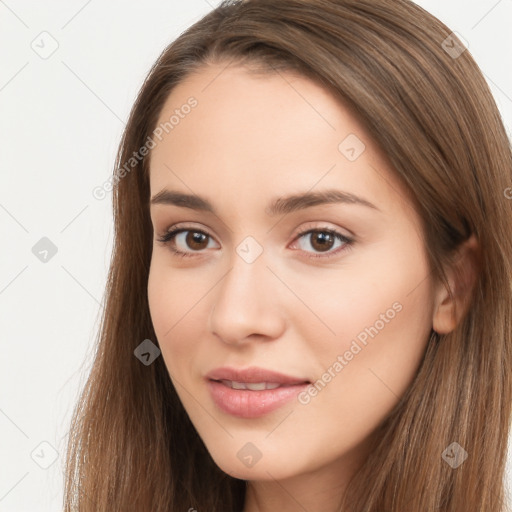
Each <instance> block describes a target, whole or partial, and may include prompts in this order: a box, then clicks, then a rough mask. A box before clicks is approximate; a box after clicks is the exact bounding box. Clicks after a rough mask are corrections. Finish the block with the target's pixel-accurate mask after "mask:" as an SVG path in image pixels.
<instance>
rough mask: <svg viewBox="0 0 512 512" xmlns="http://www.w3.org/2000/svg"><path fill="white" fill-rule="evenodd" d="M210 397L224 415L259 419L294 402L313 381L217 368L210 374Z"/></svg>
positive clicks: (254, 370) (261, 371)
mask: <svg viewBox="0 0 512 512" xmlns="http://www.w3.org/2000/svg"><path fill="white" fill-rule="evenodd" d="M206 381H207V385H208V390H209V391H210V396H211V398H212V400H213V402H214V403H215V405H216V406H217V407H218V408H219V410H221V411H223V412H224V413H227V414H230V415H232V416H237V417H239V418H244V419H255V418H258V417H260V416H263V415H266V414H269V413H271V412H273V411H275V410H277V409H279V408H280V407H283V406H284V405H285V404H287V403H290V402H291V401H292V400H293V399H294V398H295V397H296V396H297V394H298V393H300V392H301V391H303V390H304V389H305V388H306V387H307V386H308V385H309V384H310V381H308V380H307V379H302V378H300V377H293V376H291V375H285V374H283V373H279V372H275V371H272V370H266V369H264V368H258V367H251V368H246V369H237V368H227V367H224V368H217V369H216V370H213V371H211V372H210V373H208V375H206Z"/></svg>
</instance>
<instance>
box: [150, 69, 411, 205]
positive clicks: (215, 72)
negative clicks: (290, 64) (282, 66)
mask: <svg viewBox="0 0 512 512" xmlns="http://www.w3.org/2000/svg"><path fill="white" fill-rule="evenodd" d="M191 104H194V105H195V106H194V107H193V108H189V107H187V105H191ZM157 125H158V126H160V127H163V130H161V140H155V142H156V143H157V144H156V146H155V147H154V149H152V151H151V161H150V162H151V163H150V183H151V195H152V196H154V195H155V194H156V193H158V192H159V191H160V190H162V189H163V188H172V189H174V190H180V191H182V192H186V193H194V192H197V193H198V194H200V195H208V196H211V197H214V198H217V200H218V201H219V202H226V201H227V202H228V203H227V204H229V202H230V201H232V200H233V199H234V198H235V197H236V198H237V199H246V200H247V201H249V202H255V201H256V200H257V199H258V198H262V197H265V198H267V199H268V198H269V197H274V196H276V195H279V193H280V192H282V193H283V194H289V193H293V192H295V191H305V190H310V189H312V188H313V187H317V188H319V189H321V188H332V187H343V188H344V189H347V190H349V191H350V192H352V193H354V194H358V195H359V194H360V195H366V196H368V195H373V197H374V199H375V201H373V202H375V203H379V202H380V203H381V205H382V204H383V203H385V202H386V201H388V202H393V201H395V202H396V200H397V198H396V197H394V196H396V195H397V192H398V193H399V195H402V196H404V194H405V191H404V190H400V185H399V184H398V183H393V182H394V181H396V180H395V179H394V177H393V176H392V173H391V172H390V165H389V163H388V161H387V158H386V156H385V155H384V154H383V153H382V152H381V151H380V150H379V148H378V147H377V146H376V145H375V144H374V143H373V142H372V141H371V140H370V138H369V137H368V135H367V133H366V131H365V129H364V127H363V125H362V124H361V123H360V122H359V120H358V119H357V117H356V116H355V115H354V114H353V112H352V111H351V110H350V109H349V108H348V107H347V106H346V105H344V104H343V103H341V102H340V101H339V100H338V99H336V98H334V96H333V95H332V94H331V93H330V92H329V91H327V90H326V89H324V88H323V87H321V86H320V85H318V84H317V83H315V82H313V81H311V80H309V79H308V78H305V77H302V76H300V75H297V74H295V73H290V72H279V73H273V74H268V75H260V74H259V75H254V74H252V73H249V72H248V71H247V69H246V68H244V67H241V66H235V67H227V68H226V65H225V64H223V65H214V66H205V67H203V68H200V69H199V71H198V72H196V73H194V74H192V75H190V76H189V77H188V78H187V79H186V80H184V81H183V82H181V83H180V84H178V85H177V86H176V87H175V88H174V89H173V91H172V92H171V94H170V95H169V97H168V99H167V101H166V103H165V105H164V107H163V109H162V111H161V113H160V116H159V120H158V123H157ZM354 157H355V158H354ZM390 184H392V185H393V186H391V187H390ZM398 199H399V198H398ZM215 201H216V200H215V199H214V202H215Z"/></svg>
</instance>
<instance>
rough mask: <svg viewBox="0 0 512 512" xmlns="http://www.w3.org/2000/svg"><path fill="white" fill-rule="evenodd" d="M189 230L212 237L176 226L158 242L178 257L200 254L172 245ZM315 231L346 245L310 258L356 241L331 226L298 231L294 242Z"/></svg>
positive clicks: (318, 256)
mask: <svg viewBox="0 0 512 512" xmlns="http://www.w3.org/2000/svg"><path fill="white" fill-rule="evenodd" d="M187 231H191V232H193V233H201V234H203V235H205V236H207V237H209V238H212V237H211V236H210V235H209V234H208V233H205V232H204V231H202V230H200V229H195V228H187V227H184V228H176V229H173V230H171V231H167V232H166V233H164V235H163V236H161V237H160V238H158V239H157V240H158V242H160V243H162V244H163V245H166V246H168V247H169V249H170V250H171V251H172V252H173V254H175V255H176V256H178V257H181V258H183V257H185V258H186V257H195V256H198V255H200V254H201V253H200V252H199V251H195V252H185V251H180V250H178V249H175V248H174V247H173V246H172V242H173V241H174V238H175V237H176V235H178V234H179V233H183V232H187ZM313 233H328V234H329V235H332V236H333V237H335V238H336V239H337V240H339V241H341V242H343V243H344V245H343V246H342V247H338V249H336V250H335V251H333V252H327V253H325V254H327V256H324V255H323V254H322V253H318V254H316V255H311V254H309V255H308V256H307V257H308V258H325V259H327V258H331V257H334V256H337V255H338V254H339V253H340V252H343V251H348V250H350V249H351V248H352V245H353V243H354V239H353V238H350V237H347V236H345V235H342V234H341V233H339V232H338V231H336V230H334V229H330V228H315V229H307V230H305V231H302V232H300V233H298V234H297V236H296V237H295V239H294V242H295V241H296V240H299V239H300V238H302V237H303V236H304V235H308V234H313Z"/></svg>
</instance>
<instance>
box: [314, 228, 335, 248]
mask: <svg viewBox="0 0 512 512" xmlns="http://www.w3.org/2000/svg"><path fill="white" fill-rule="evenodd" d="M317 243H318V246H317ZM333 243H334V237H333V236H332V235H331V234H330V233H326V232H325V231H318V232H316V233H313V243H312V244H311V245H312V247H313V248H314V249H315V250H316V249H318V250H320V251H328V250H329V249H330V248H331V247H332V244H333Z"/></svg>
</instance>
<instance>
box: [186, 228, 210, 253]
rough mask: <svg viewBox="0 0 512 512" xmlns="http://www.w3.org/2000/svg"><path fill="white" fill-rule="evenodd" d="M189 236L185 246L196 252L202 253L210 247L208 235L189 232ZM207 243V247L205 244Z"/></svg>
mask: <svg viewBox="0 0 512 512" xmlns="http://www.w3.org/2000/svg"><path fill="white" fill-rule="evenodd" d="M187 233H188V234H187V236H186V237H185V245H186V246H187V247H189V248H190V249H193V250H194V251H200V250H202V249H206V246H207V245H208V238H209V237H208V235H206V234H204V233H203V232H201V231H191V230H189V231H187ZM205 241H206V245H204V244H205Z"/></svg>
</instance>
